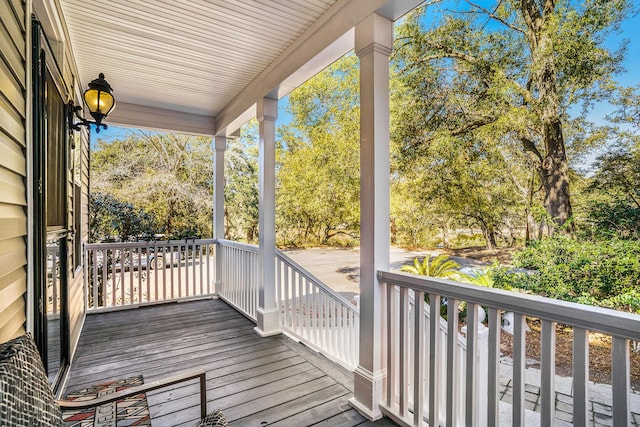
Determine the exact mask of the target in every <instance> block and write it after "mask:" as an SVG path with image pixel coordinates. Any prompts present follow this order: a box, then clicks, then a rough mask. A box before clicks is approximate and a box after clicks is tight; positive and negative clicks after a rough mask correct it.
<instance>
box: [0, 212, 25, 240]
mask: <svg viewBox="0 0 640 427" xmlns="http://www.w3.org/2000/svg"><path fill="white" fill-rule="evenodd" d="M26 234H27V219H26V218H4V217H0V239H10V238H12V237H21V236H24V235H26Z"/></svg>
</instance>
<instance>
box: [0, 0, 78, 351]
mask: <svg viewBox="0 0 640 427" xmlns="http://www.w3.org/2000/svg"><path fill="white" fill-rule="evenodd" d="M31 11H33V12H34V14H35V16H36V19H38V20H40V21H41V22H42V24H43V28H44V30H45V33H47V37H48V40H49V43H50V45H51V46H52V52H53V55H54V56H55V57H56V58H55V59H56V63H57V64H58V65H59V66H60V68H61V70H60V74H61V76H62V78H63V80H64V84H63V86H64V88H65V89H66V91H67V93H63V94H61V95H62V96H63V97H67V98H68V99H71V98H73V99H74V100H75V103H76V105H80V103H81V102H82V101H81V98H80V93H81V92H80V91H79V90H76V89H75V88H76V87H77V86H79V85H78V83H77V77H76V74H77V73H76V72H75V63H74V59H73V57H72V54H71V48H70V46H69V45H68V43H66V41H65V40H64V38H65V33H66V31H65V29H64V28H61V27H60V25H61V24H60V23H61V22H64V20H63V19H62V18H61V17H60V16H58V13H59V12H58V11H59V8H58V6H57V2H56V1H55V0H37V1H33V2H31V1H29V0H0V343H2V342H5V341H7V340H9V339H11V338H14V337H16V336H19V335H21V334H23V333H24V332H25V331H27V330H30V329H31V325H32V322H33V319H30V317H32V316H33V312H34V310H33V309H32V308H31V307H30V305H32V303H30V302H28V301H30V299H29V294H30V293H31V294H32V293H33V289H32V285H30V284H29V281H28V276H29V275H30V274H31V272H30V269H29V266H28V241H29V238H28V233H29V227H28V206H29V197H30V196H29V194H30V193H29V188H28V187H29V181H30V179H31V178H30V175H29V170H30V168H31V165H30V163H29V161H28V150H30V149H31V147H33V140H32V138H31V136H30V135H31V133H30V132H29V126H30V117H31V111H29V109H30V102H29V100H30V97H31V96H32V93H33V89H32V87H30V86H31V83H30V81H31V80H30V73H31V70H30V65H29V64H31V63H32V62H31V61H30V59H31V58H30V56H31V46H30V37H29V33H30V31H31V24H30V21H31ZM45 11H46V13H45ZM73 138H74V141H73V144H72V143H71V141H70V143H69V145H68V146H69V150H70V152H69V153H68V154H69V158H70V159H71V164H70V167H69V169H68V170H67V174H66V177H67V200H66V206H67V224H68V227H67V228H68V229H69V231H70V235H69V238H68V251H67V253H68V260H67V266H68V271H67V277H68V307H69V328H70V346H71V348H70V355H71V356H73V353H74V351H75V348H76V345H77V341H78V338H79V336H80V332H81V330H82V325H83V322H84V318H85V306H84V299H85V296H84V276H83V274H84V270H83V255H82V246H81V245H80V246H78V245H77V244H76V242H75V238H76V236H79V238H80V239H81V242H82V243H86V242H87V241H88V239H89V135H88V133H87V132H86V130H84V129H83V131H82V132H81V133H76V134H75V135H74V136H73ZM72 146H75V147H76V148H73V149H72V148H71V147H72ZM34 214H35V215H37V214H38V213H37V212H36V213H34ZM76 215H79V217H78V218H76ZM34 244H36V243H34Z"/></svg>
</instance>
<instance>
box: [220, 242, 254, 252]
mask: <svg viewBox="0 0 640 427" xmlns="http://www.w3.org/2000/svg"><path fill="white" fill-rule="evenodd" d="M218 243H219V244H220V245H221V246H227V247H230V248H237V249H242V250H245V251H247V252H255V253H258V252H259V251H260V248H259V247H258V245H252V244H249V243H240V242H234V241H233V240H226V239H218Z"/></svg>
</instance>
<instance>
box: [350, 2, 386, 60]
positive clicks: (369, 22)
mask: <svg viewBox="0 0 640 427" xmlns="http://www.w3.org/2000/svg"><path fill="white" fill-rule="evenodd" d="M392 50H393V21H391V20H390V19H387V18H385V17H384V16H381V15H378V14H377V13H373V14H371V15H369V16H368V17H366V18H365V19H364V21H362V22H361V23H359V24H358V25H357V26H356V36H355V52H356V55H358V57H362V56H364V55H367V54H370V53H372V52H376V53H382V54H384V55H387V56H389V55H391V52H392Z"/></svg>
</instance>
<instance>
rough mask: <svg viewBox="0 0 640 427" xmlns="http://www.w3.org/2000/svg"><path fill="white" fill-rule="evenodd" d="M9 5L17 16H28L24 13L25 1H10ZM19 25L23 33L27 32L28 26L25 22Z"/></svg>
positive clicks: (20, 22)
mask: <svg viewBox="0 0 640 427" xmlns="http://www.w3.org/2000/svg"><path fill="white" fill-rule="evenodd" d="M9 3H10V4H11V7H12V8H13V11H14V12H15V14H16V16H26V15H25V13H24V5H25V2H24V1H23V0H9ZM18 24H19V25H20V28H22V31H25V28H26V26H25V23H24V21H19V22H18Z"/></svg>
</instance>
